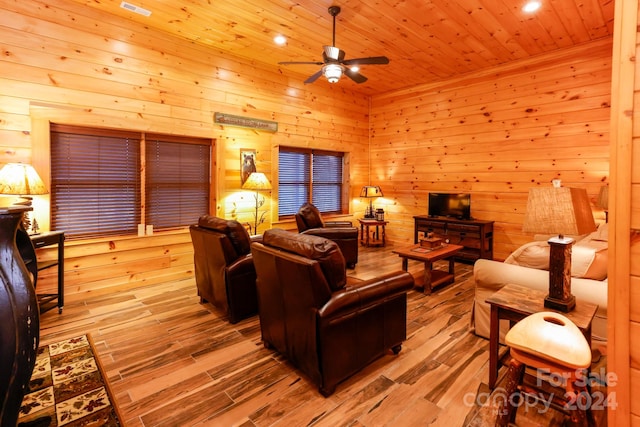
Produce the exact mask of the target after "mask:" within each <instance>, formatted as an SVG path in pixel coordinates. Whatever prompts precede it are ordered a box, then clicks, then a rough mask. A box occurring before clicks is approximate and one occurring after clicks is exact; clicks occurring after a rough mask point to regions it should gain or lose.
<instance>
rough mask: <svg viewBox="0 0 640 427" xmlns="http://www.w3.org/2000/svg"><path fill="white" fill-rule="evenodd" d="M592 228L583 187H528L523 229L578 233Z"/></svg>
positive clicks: (587, 199)
mask: <svg viewBox="0 0 640 427" xmlns="http://www.w3.org/2000/svg"><path fill="white" fill-rule="evenodd" d="M595 229H596V224H595V221H594V219H593V213H592V212H591V205H590V203H589V197H588V196H587V191H586V190H585V189H583V188H569V187H543V188H532V189H530V190H529V198H528V199H527V212H526V215H525V219H524V225H523V227H522V230H523V231H526V232H532V233H540V234H559V235H564V234H568V235H579V234H586V233H590V232H592V231H594V230H595Z"/></svg>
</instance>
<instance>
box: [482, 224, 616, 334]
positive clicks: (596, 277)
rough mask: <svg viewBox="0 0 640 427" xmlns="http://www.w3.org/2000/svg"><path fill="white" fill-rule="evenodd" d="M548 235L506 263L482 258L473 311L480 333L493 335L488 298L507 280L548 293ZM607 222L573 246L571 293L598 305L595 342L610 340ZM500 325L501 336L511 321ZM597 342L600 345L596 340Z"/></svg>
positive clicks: (516, 252)
mask: <svg viewBox="0 0 640 427" xmlns="http://www.w3.org/2000/svg"><path fill="white" fill-rule="evenodd" d="M547 237H548V236H536V239H535V240H534V241H533V242H530V243H527V244H525V245H523V246H522V247H520V248H518V249H517V250H516V251H514V252H513V253H512V254H511V255H510V256H509V257H508V258H507V259H506V260H505V261H504V262H498V261H491V260H486V259H479V260H478V261H476V263H475V265H474V267H473V276H474V280H475V298H474V303H473V308H472V314H471V324H472V328H474V329H475V333H476V335H479V336H482V337H485V338H489V325H490V312H491V309H490V306H489V304H487V303H486V302H485V300H486V299H487V298H488V297H489V296H491V295H492V294H493V293H494V292H496V291H498V290H499V289H500V288H502V287H503V286H504V285H506V284H507V283H512V284H516V285H520V286H525V287H528V288H531V289H537V290H539V291H542V292H546V291H548V289H549V272H548V268H549V245H548V244H547V242H546V240H547ZM607 240H608V235H607V224H603V225H600V226H599V227H598V230H597V231H595V232H593V233H591V234H588V235H586V236H581V237H579V238H576V243H575V245H574V246H573V248H572V269H571V275H572V278H571V293H572V294H573V295H575V297H576V300H577V301H578V303H579V302H580V301H587V302H590V303H592V304H597V305H598V311H597V312H596V316H595V318H594V320H593V324H592V338H593V340H594V341H600V342H602V341H606V339H607ZM502 322H504V323H501V325H500V338H501V341H503V338H504V334H505V333H506V331H507V330H508V321H506V320H505V321H502ZM594 344H596V343H595V342H594Z"/></svg>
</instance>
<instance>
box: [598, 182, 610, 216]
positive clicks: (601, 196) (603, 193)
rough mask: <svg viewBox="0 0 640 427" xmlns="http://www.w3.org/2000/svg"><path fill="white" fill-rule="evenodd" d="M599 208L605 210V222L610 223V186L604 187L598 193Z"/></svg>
mask: <svg viewBox="0 0 640 427" xmlns="http://www.w3.org/2000/svg"><path fill="white" fill-rule="evenodd" d="M598 206H600V207H601V208H602V210H604V219H605V222H609V186H608V185H603V186H602V187H600V193H598Z"/></svg>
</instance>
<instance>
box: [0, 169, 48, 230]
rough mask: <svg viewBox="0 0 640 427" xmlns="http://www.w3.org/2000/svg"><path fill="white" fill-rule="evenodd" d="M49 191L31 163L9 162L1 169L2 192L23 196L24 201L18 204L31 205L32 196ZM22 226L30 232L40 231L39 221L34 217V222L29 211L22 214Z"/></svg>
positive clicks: (0, 192) (0, 185) (0, 182)
mask: <svg viewBox="0 0 640 427" xmlns="http://www.w3.org/2000/svg"><path fill="white" fill-rule="evenodd" d="M47 193H48V191H47V187H46V186H45V185H44V182H42V179H41V178H40V175H38V172H36V170H35V169H34V168H33V166H31V165H28V164H25V163H7V164H6V165H4V166H3V168H2V169H1V170H0V194H11V195H15V196H20V197H22V198H23V199H24V201H22V202H19V203H16V204H17V205H22V206H31V204H32V197H31V196H33V195H39V194H47ZM22 226H23V227H24V229H25V230H26V231H27V232H28V233H32V234H35V233H37V232H38V222H37V221H36V220H35V219H34V220H33V224H32V223H31V219H30V218H29V215H28V212H25V213H24V214H23V216H22Z"/></svg>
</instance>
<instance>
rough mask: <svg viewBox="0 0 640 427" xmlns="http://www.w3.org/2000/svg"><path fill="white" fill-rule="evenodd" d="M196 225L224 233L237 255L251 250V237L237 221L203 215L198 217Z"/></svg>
mask: <svg viewBox="0 0 640 427" xmlns="http://www.w3.org/2000/svg"><path fill="white" fill-rule="evenodd" d="M198 226H200V227H204V228H209V229H211V230H214V231H217V232H219V233H223V234H226V235H227V236H228V237H229V239H230V240H231V244H232V245H233V248H234V249H235V250H236V253H237V254H238V256H240V255H246V254H248V253H249V252H251V237H250V236H249V233H248V232H247V229H246V228H244V226H243V225H242V224H240V223H239V222H238V221H235V220H232V219H231V220H227V219H223V218H218V217H215V216H211V215H203V216H201V217H200V218H199V219H198Z"/></svg>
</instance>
